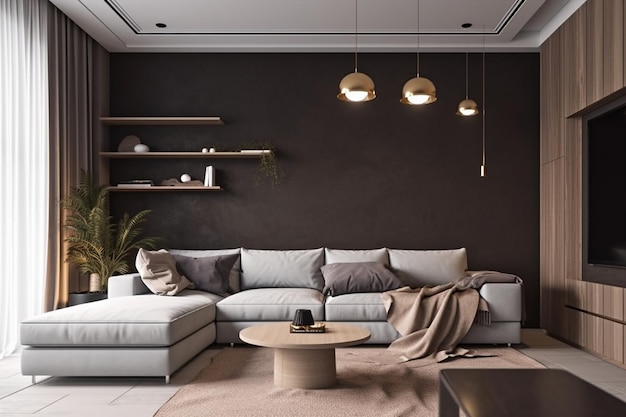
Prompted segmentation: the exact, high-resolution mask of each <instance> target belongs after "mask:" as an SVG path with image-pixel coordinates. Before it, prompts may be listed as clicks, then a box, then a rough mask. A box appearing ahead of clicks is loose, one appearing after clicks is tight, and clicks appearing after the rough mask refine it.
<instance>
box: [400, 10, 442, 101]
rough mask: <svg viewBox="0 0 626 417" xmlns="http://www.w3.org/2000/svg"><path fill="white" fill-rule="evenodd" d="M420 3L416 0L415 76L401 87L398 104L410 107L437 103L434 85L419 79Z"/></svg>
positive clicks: (422, 78)
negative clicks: (400, 96)
mask: <svg viewBox="0 0 626 417" xmlns="http://www.w3.org/2000/svg"><path fill="white" fill-rule="evenodd" d="M419 49H420V2H419V0H417V76H416V77H415V78H411V79H410V80H409V81H407V82H406V83H405V84H404V87H402V98H400V103H402V104H408V105H411V106H419V105H423V104H430V103H434V102H435V101H437V90H436V88H435V84H433V82H432V81H430V80H429V79H428V78H424V77H420V51H419Z"/></svg>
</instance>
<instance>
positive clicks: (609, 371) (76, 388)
mask: <svg viewBox="0 0 626 417" xmlns="http://www.w3.org/2000/svg"><path fill="white" fill-rule="evenodd" d="M523 342H524V343H523V344H522V345H519V346H516V347H517V348H518V349H520V350H521V351H522V352H523V353H525V354H526V355H528V356H530V357H532V358H534V359H536V360H537V361H539V362H541V363H543V364H544V365H546V366H547V367H550V368H562V369H566V370H568V371H570V372H572V373H574V374H576V375H578V376H580V377H581V378H584V379H586V380H588V381H590V382H592V383H594V384H596V385H598V386H599V387H601V388H602V389H604V390H606V391H608V392H610V393H611V394H613V395H615V396H616V397H619V398H621V399H622V400H623V401H626V370H625V369H622V368H620V367H617V366H614V365H612V364H610V363H608V362H605V361H603V360H601V359H598V358H596V357H594V356H592V355H589V354H587V353H585V352H582V351H580V350H578V349H575V348H573V347H571V346H568V345H566V344H563V343H561V342H559V341H556V340H554V339H552V338H550V337H548V336H546V335H545V334H544V333H543V332H542V331H541V330H535V329H524V331H523ZM218 351H219V347H214V348H209V349H207V350H206V351H204V352H203V353H201V354H200V355H198V356H197V357H196V358H195V359H194V360H193V361H191V362H190V363H189V364H187V365H186V366H185V367H184V368H182V369H181V370H180V371H178V372H177V373H175V374H174V375H173V376H172V379H171V383H170V384H169V385H165V384H164V380H163V379H161V378H48V379H44V378H43V377H40V378H39V379H38V383H37V384H36V385H32V384H31V378H30V377H29V376H28V377H25V376H22V375H21V374H20V360H19V357H18V356H13V357H9V358H5V359H2V360H0V417H6V416H11V417H18V416H19V417H23V416H25V415H45V416H47V417H50V416H89V417H101V416H103V417H104V416H106V417H110V416H115V417H143V416H146V417H149V416H153V415H154V413H155V412H156V411H157V410H158V409H159V407H160V406H161V405H163V404H164V403H165V402H166V401H167V400H168V399H169V398H170V397H171V396H172V395H173V394H174V393H175V392H176V391H177V390H178V389H179V388H180V387H181V386H182V385H184V384H185V383H187V382H188V381H190V380H192V379H193V378H194V377H195V376H196V374H197V373H198V372H199V371H200V370H201V369H202V368H204V367H205V366H206V365H208V364H209V363H210V362H211V358H212V357H213V356H214V355H215V354H216V353H217V352H218Z"/></svg>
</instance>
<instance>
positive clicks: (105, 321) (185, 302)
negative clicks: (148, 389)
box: [20, 290, 222, 347]
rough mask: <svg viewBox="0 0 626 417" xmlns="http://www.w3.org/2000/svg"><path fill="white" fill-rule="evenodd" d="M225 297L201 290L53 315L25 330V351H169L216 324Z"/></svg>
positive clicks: (128, 299) (103, 303) (32, 321)
mask: <svg viewBox="0 0 626 417" xmlns="http://www.w3.org/2000/svg"><path fill="white" fill-rule="evenodd" d="M221 299H222V297H220V296H217V295H215V294H210V293H206V292H203V291H196V290H184V291H183V292H181V293H179V294H178V295H176V296H173V297H168V296H158V295H154V294H142V295H135V296H126V297H118V298H109V299H106V300H101V301H94V302H92V303H85V304H79V305H76V306H72V307H67V308H63V309H60V310H55V311H50V312H47V313H44V314H41V315H39V316H36V317H33V318H31V319H28V320H25V321H23V322H22V323H21V326H20V337H21V343H22V344H23V345H26V346H39V347H53V346H90V347H96V346H97V347H107V346H115V347H124V346H170V345H173V344H174V343H176V342H178V341H180V340H182V339H184V338H185V337H187V336H189V335H190V334H192V333H194V332H195V331H197V330H198V329H201V328H202V327H204V326H206V325H207V324H209V323H211V322H213V321H215V304H216V303H217V302H218V301H219V300H221Z"/></svg>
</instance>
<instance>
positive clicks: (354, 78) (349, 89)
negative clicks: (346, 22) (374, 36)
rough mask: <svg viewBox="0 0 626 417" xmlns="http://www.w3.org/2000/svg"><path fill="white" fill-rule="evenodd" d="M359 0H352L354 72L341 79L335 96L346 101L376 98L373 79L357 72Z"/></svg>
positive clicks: (352, 101)
mask: <svg viewBox="0 0 626 417" xmlns="http://www.w3.org/2000/svg"><path fill="white" fill-rule="evenodd" d="M358 5H359V1H358V0H354V16H355V22H354V44H355V45H354V72H352V73H350V74H348V75H346V76H345V77H343V78H342V79H341V82H340V83H339V94H337V98H338V99H339V100H341V101H347V102H350V103H354V102H360V101H371V100H374V99H375V98H376V91H375V89H374V81H373V80H372V79H371V78H370V77H369V76H368V75H367V74H363V73H362V72H359V70H358V56H357V51H358V47H359V42H358V21H359V13H358V12H359V9H358Z"/></svg>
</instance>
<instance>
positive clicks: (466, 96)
mask: <svg viewBox="0 0 626 417" xmlns="http://www.w3.org/2000/svg"><path fill="white" fill-rule="evenodd" d="M468 55H469V54H468V53H467V52H466V53H465V100H467V99H468V98H469V65H468V63H467V62H468V59H469V58H468Z"/></svg>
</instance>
